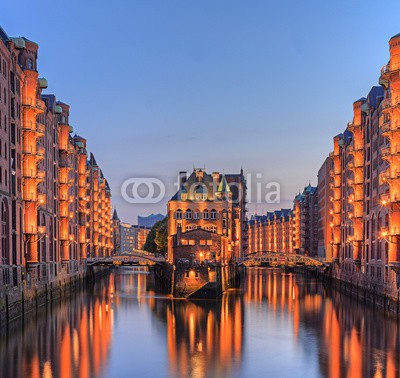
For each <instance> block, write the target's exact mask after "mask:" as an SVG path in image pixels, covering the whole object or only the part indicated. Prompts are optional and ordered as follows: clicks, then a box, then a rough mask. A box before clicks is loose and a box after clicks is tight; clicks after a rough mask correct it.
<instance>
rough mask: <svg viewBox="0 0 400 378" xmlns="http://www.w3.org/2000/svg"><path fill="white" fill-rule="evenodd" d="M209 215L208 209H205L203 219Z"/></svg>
mask: <svg viewBox="0 0 400 378" xmlns="http://www.w3.org/2000/svg"><path fill="white" fill-rule="evenodd" d="M208 216H209V214H208V210H204V211H203V219H208Z"/></svg>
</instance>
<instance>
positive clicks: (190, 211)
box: [185, 209, 193, 219]
mask: <svg viewBox="0 0 400 378" xmlns="http://www.w3.org/2000/svg"><path fill="white" fill-rule="evenodd" d="M192 217H193V212H192V210H190V209H187V210H186V215H185V218H186V219H192Z"/></svg>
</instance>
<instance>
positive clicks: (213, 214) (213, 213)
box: [210, 209, 217, 220]
mask: <svg viewBox="0 0 400 378" xmlns="http://www.w3.org/2000/svg"><path fill="white" fill-rule="evenodd" d="M210 214H211V219H212V220H215V219H217V212H216V211H215V209H212V210H211V213H210Z"/></svg>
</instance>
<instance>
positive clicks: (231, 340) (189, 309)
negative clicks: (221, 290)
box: [153, 295, 244, 377]
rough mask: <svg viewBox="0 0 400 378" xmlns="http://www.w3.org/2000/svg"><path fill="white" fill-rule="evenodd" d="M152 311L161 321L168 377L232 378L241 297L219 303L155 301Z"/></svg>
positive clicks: (237, 360)
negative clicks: (215, 377) (211, 377)
mask: <svg viewBox="0 0 400 378" xmlns="http://www.w3.org/2000/svg"><path fill="white" fill-rule="evenodd" d="M153 311H154V313H155V314H157V315H158V316H162V317H163V318H165V321H166V327H167V347H168V363H169V371H168V375H169V376H172V377H178V376H179V377H189V376H198V377H206V376H209V375H210V372H218V376H224V377H225V376H235V375H237V372H238V371H239V369H240V367H241V359H242V349H243V332H244V329H243V324H244V308H243V299H242V298H241V296H236V295H224V296H223V297H222V299H221V301H218V302H214V301H204V302H203V301H201V302H189V301H184V302H182V301H165V300H164V301H156V302H155V303H154V308H153Z"/></svg>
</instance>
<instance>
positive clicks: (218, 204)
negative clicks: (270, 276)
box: [168, 168, 247, 289]
mask: <svg viewBox="0 0 400 378" xmlns="http://www.w3.org/2000/svg"><path fill="white" fill-rule="evenodd" d="M245 213H246V181H245V179H244V176H243V171H240V173H238V174H224V173H222V174H221V173H219V172H213V173H212V174H207V173H206V172H205V170H204V169H200V168H195V169H194V170H193V172H192V173H191V174H190V175H189V177H188V176H187V173H186V172H180V173H179V183H178V191H177V192H176V194H175V195H174V196H173V197H172V198H171V200H170V201H169V202H168V262H169V263H170V264H172V265H174V266H175V267H176V269H178V271H180V272H182V277H180V278H178V277H176V278H178V281H179V282H180V283H183V284H184V285H186V286H187V287H189V286H190V287H192V289H194V287H196V286H201V285H203V284H204V283H205V282H207V281H210V280H212V279H213V278H211V276H209V277H206V275H204V274H202V273H200V272H201V271H203V273H204V268H208V271H209V272H215V271H216V269H211V268H210V267H212V268H214V267H224V266H228V265H229V264H231V265H234V264H235V263H236V262H238V261H239V259H240V258H241V257H242V256H243V255H244V254H245V250H246V245H244V244H243V240H246V238H245V233H246V232H247V231H246V223H245ZM213 274H214V273H213ZM191 275H193V278H198V280H197V282H186V281H189V280H185V278H188V279H190V278H191ZM183 281H185V282H183ZM192 281H193V280H192ZM175 283H176V284H177V280H176V279H175Z"/></svg>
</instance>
